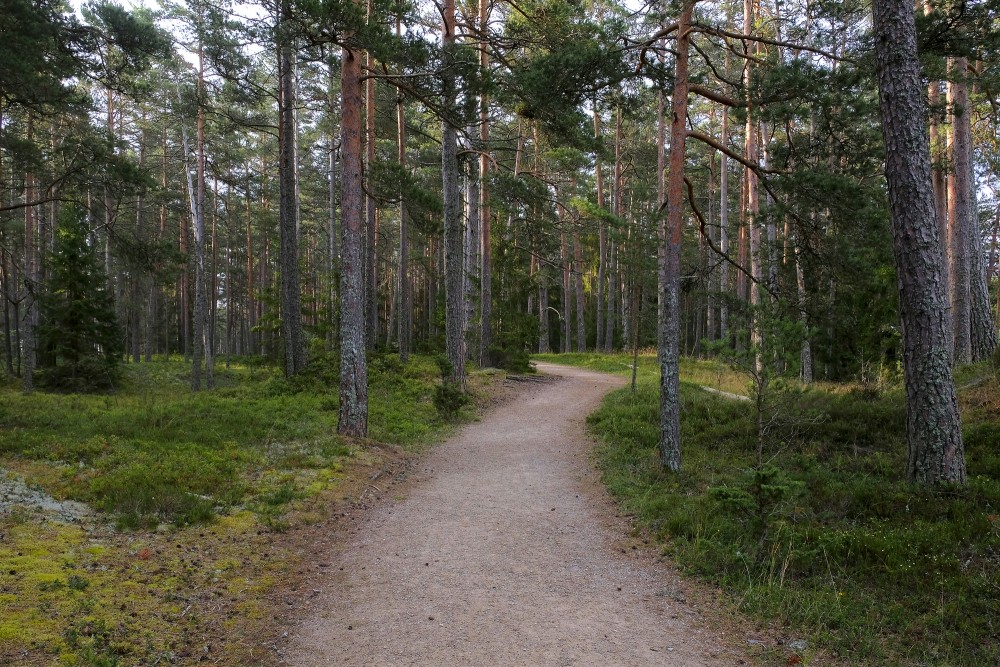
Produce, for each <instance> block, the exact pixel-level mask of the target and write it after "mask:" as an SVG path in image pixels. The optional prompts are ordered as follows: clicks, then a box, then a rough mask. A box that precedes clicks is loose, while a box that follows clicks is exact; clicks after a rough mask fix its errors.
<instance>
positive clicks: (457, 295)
mask: <svg viewBox="0 0 1000 667" xmlns="http://www.w3.org/2000/svg"><path fill="white" fill-rule="evenodd" d="M442 19H443V20H442V26H441V30H442V43H443V45H444V54H443V58H444V61H443V64H444V69H445V70H446V71H447V70H449V69H450V67H451V66H452V63H453V62H454V59H455V53H454V52H455V0H445V2H444V11H443V12H442ZM453 76H454V74H452V73H450V72H449V73H448V74H446V75H445V77H444V81H443V85H442V100H441V102H442V107H443V108H444V109H445V112H446V113H454V112H455V111H456V108H455V107H456V101H457V91H456V88H457V86H456V81H455V80H454V79H453V78H452V77H453ZM441 125H442V127H441V176H442V186H443V192H442V197H443V199H444V252H445V259H444V265H445V351H446V353H447V355H448V361H450V362H451V365H452V376H451V380H452V381H453V382H455V383H457V384H458V385H459V386H460V387H461V388H462V391H465V338H464V336H463V335H462V334H463V327H462V320H463V319H464V315H465V289H464V277H465V269H464V267H463V266H462V264H463V261H462V260H463V252H462V245H463V243H462V240H463V230H462V206H461V204H462V194H461V191H460V190H459V173H458V133H457V131H456V129H455V126H454V124H453V122H452V120H451V119H449V118H445V119H444V120H443V121H442V124H441Z"/></svg>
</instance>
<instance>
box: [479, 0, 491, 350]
mask: <svg viewBox="0 0 1000 667" xmlns="http://www.w3.org/2000/svg"><path fill="white" fill-rule="evenodd" d="M490 6H491V3H490V1H489V0H479V29H480V30H481V31H482V34H483V41H482V43H481V44H480V48H479V67H480V69H481V70H483V71H484V72H485V71H487V70H488V69H489V65H490V61H489V55H488V52H487V49H486V46H487V44H486V42H487V34H488V30H489V13H490ZM489 112H490V98H489V97H488V96H487V95H483V96H482V98H481V99H480V101H479V142H480V144H481V146H480V150H481V151H482V152H481V153H480V156H479V177H480V186H479V197H480V204H479V214H480V216H481V218H482V230H481V231H482V242H481V245H480V256H481V257H482V266H481V267H480V270H479V280H480V282H479V285H480V288H479V294H480V296H479V307H480V315H479V319H480V333H479V363H480V365H482V366H487V365H489V354H490V348H491V347H492V346H493V326H492V319H493V246H492V243H493V238H492V230H491V229H490V223H491V221H490V198H489V189H488V186H489V173H490V159H489V155H487V153H486V151H487V148H488V147H489V140H490V123H489V120H490V116H489Z"/></svg>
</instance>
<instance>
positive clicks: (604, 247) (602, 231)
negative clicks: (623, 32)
mask: <svg viewBox="0 0 1000 667" xmlns="http://www.w3.org/2000/svg"><path fill="white" fill-rule="evenodd" d="M594 138H595V139H596V140H597V141H598V142H600V140H601V115H600V114H599V113H598V111H597V102H596V101H595V102H594ZM594 173H595V175H596V177H597V208H599V209H600V210H601V211H603V210H604V170H603V168H602V167H601V154H600V153H598V154H597V155H596V156H595V158H594ZM597 224H598V228H597V255H598V257H597V289H596V290H595V291H596V292H597V308H596V311H597V326H596V340H595V345H594V349H595V350H597V351H598V352H600V351H602V350H604V283H605V276H606V274H607V258H608V230H607V226H606V225H605V224H604V221H603V220H598V222H597Z"/></svg>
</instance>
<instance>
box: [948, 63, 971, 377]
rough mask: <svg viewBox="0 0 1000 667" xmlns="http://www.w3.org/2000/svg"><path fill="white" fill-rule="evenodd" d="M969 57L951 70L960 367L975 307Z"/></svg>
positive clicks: (953, 276)
mask: <svg viewBox="0 0 1000 667" xmlns="http://www.w3.org/2000/svg"><path fill="white" fill-rule="evenodd" d="M967 65H968V63H967V61H966V60H965V58H954V59H952V60H951V61H950V62H949V67H948V68H949V70H951V76H952V78H953V79H954V80H953V81H950V82H949V83H948V107H949V110H950V112H951V142H950V143H949V153H950V158H951V167H952V169H951V172H950V173H949V174H948V220H949V225H948V248H949V255H950V257H951V261H950V264H949V269H950V270H949V272H948V284H949V287H950V288H951V323H952V332H953V334H952V335H953V341H954V345H955V354H954V358H953V361H954V363H956V364H967V363H969V362H970V361H972V327H971V318H972V313H971V306H970V299H969V288H970V275H969V248H970V240H969V231H970V228H971V226H972V221H971V217H972V204H971V197H972V125H971V123H970V122H969V113H970V111H971V109H969V92H968V88H967V87H966V84H965V80H964V79H965V75H966V74H965V70H966V69H967Z"/></svg>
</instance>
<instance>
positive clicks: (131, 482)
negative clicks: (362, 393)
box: [0, 356, 442, 528]
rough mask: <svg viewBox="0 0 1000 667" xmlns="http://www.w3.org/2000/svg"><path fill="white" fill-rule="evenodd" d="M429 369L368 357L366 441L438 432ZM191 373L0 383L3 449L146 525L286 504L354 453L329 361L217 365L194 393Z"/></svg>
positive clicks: (144, 370)
mask: <svg viewBox="0 0 1000 667" xmlns="http://www.w3.org/2000/svg"><path fill="white" fill-rule="evenodd" d="M436 376H437V368H436V366H435V364H434V362H433V360H432V359H430V358H427V357H415V358H414V359H413V361H412V362H411V363H410V364H408V365H407V366H406V367H405V368H404V367H403V366H402V365H401V364H399V362H398V361H397V360H395V359H394V358H391V357H381V356H380V357H375V358H373V359H372V362H371V372H370V395H369V400H370V417H369V418H370V436H371V438H372V439H374V440H377V441H379V442H384V443H391V444H397V445H401V446H404V447H409V448H414V447H418V446H420V445H422V444H424V443H426V442H428V441H429V439H430V438H431V437H432V436H434V435H435V434H436V433H438V432H439V431H440V430H441V427H442V425H441V424H440V423H439V420H438V418H437V413H436V411H435V409H434V405H433V403H432V401H431V396H432V393H433V387H434V382H435V378H436ZM188 377H189V367H188V366H187V365H186V364H184V363H182V362H181V361H178V360H161V361H154V362H152V363H145V364H139V365H131V366H128V367H126V368H125V383H124V386H123V387H122V388H121V390H120V391H119V392H118V393H117V394H114V395H80V394H48V393H43V392H36V393H35V394H32V395H30V396H25V395H23V394H21V393H20V391H18V390H17V388H16V387H14V386H6V387H3V388H0V457H2V458H7V459H8V460H9V461H10V462H11V463H13V462H14V461H22V462H24V461H40V462H45V463H46V464H48V472H47V473H46V474H45V475H43V476H42V477H40V478H38V479H33V480H29V481H32V482H36V483H39V484H41V485H42V486H43V487H44V488H45V490H46V491H48V492H49V493H51V494H53V495H55V496H56V497H58V498H64V499H73V500H81V501H85V502H88V503H91V504H92V505H94V506H95V507H97V508H98V509H100V510H102V511H105V512H108V513H111V514H113V515H114V516H115V517H117V521H118V523H119V525H120V526H122V527H126V528H150V527H154V526H156V525H157V524H159V523H162V522H167V523H173V524H176V525H186V524H194V523H201V522H205V521H208V520H211V518H212V517H213V516H215V515H216V514H217V513H218V512H227V511H230V510H232V509H233V508H238V507H239V506H241V505H243V504H249V505H250V506H253V507H254V508H257V507H259V506H271V507H273V506H276V505H281V504H282V503H275V502H274V501H273V498H275V497H280V496H275V495H274V494H275V492H276V491H277V490H278V489H280V488H284V487H286V486H288V485H289V484H291V485H292V487H295V486H296V485H299V486H308V485H309V478H310V477H314V476H315V471H318V470H323V469H329V468H331V467H336V466H338V465H339V464H340V462H341V461H343V460H345V459H347V458H350V456H351V455H352V445H351V444H350V443H346V442H344V441H342V440H341V439H340V438H338V437H337V436H336V426H337V369H336V363H335V361H334V360H332V359H331V358H330V357H320V358H318V359H316V360H315V361H314V362H313V364H311V365H310V367H309V368H307V369H306V371H305V372H304V373H303V374H302V375H301V376H298V377H296V378H293V379H291V380H286V379H285V378H284V377H283V376H282V374H281V372H280V371H279V370H277V369H274V368H269V367H266V366H260V365H257V366H248V365H239V366H232V367H231V368H229V369H225V368H222V367H221V365H220V367H219V368H217V370H216V382H217V387H218V388H217V389H216V390H214V391H202V392H200V393H193V392H191V390H190V388H189V386H188ZM36 470H37V468H36ZM274 470H277V471H282V470H284V471H295V474H294V475H293V477H294V478H295V480H294V481H292V482H289V481H288V480H287V479H285V478H282V477H281V476H280V475H278V476H275V475H273V474H269V473H268V472H267V471H274ZM293 490H294V488H293ZM268 498H270V499H271V500H263V501H262V500H261V499H268Z"/></svg>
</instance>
